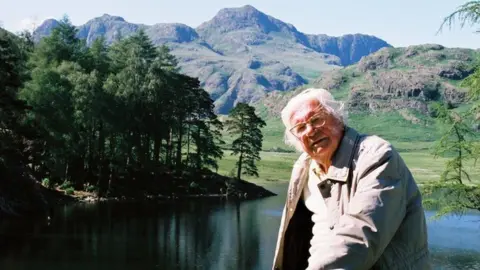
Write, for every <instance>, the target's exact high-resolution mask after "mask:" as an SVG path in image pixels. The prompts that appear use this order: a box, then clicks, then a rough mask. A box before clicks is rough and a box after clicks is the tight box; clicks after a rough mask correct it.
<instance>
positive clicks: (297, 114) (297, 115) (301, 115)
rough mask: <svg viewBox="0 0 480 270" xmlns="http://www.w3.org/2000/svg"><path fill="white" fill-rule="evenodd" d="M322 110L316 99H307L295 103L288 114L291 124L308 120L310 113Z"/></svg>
mask: <svg viewBox="0 0 480 270" xmlns="http://www.w3.org/2000/svg"><path fill="white" fill-rule="evenodd" d="M322 110H323V107H322V106H321V104H320V102H319V101H318V100H316V99H313V100H307V101H305V102H303V103H299V104H297V106H296V107H295V108H294V109H293V111H292V114H291V116H290V123H291V125H292V126H294V125H296V124H298V123H301V122H304V121H306V120H308V118H310V117H311V116H312V115H314V114H316V113H319V112H321V111H322Z"/></svg>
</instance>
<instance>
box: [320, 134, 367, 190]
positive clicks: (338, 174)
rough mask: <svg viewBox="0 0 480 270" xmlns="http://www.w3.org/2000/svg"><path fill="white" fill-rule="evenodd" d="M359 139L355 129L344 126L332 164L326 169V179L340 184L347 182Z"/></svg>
mask: <svg viewBox="0 0 480 270" xmlns="http://www.w3.org/2000/svg"><path fill="white" fill-rule="evenodd" d="M359 137H360V136H359V134H358V132H357V131H356V130H355V129H353V128H351V127H348V126H345V129H344V134H343V138H342V140H341V141H340V144H339V146H338V148H337V150H336V151H335V153H334V154H333V158H332V164H331V165H330V167H329V168H328V171H327V179H331V180H334V181H340V182H346V181H347V179H348V174H349V172H350V165H351V163H352V159H353V155H354V149H355V148H356V147H355V146H356V144H357V141H358V139H359Z"/></svg>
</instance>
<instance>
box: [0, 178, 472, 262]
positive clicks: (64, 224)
mask: <svg viewBox="0 0 480 270" xmlns="http://www.w3.org/2000/svg"><path fill="white" fill-rule="evenodd" d="M268 188H269V189H270V190H273V191H274V192H277V193H279V194H280V195H279V196H276V197H272V198H267V199H262V200H257V201H250V202H242V203H235V202H229V203H227V202H225V201H220V200H193V201H188V202H175V203H172V202H169V203H165V202H162V203H145V204H142V203H134V204H133V203H108V204H96V205H76V206H69V207H64V208H61V209H58V212H57V213H56V215H55V217H54V219H53V221H52V222H51V224H50V225H48V226H46V225H45V226H40V225H35V226H34V225H29V224H22V225H20V224H6V223H2V224H1V226H2V227H1V228H0V229H1V231H0V232H1V233H2V234H1V235H0V241H1V242H0V269H2V270H3V269H7V270H9V269H35V270H38V269H51V270H56V269H67V270H74V269H211V270H223V269H234V270H236V269H242V270H243V269H252V270H254V269H270V268H271V263H272V258H273V252H274V248H275V244H276V236H277V231H278V226H279V222H280V214H281V210H282V207H283V202H284V198H285V193H284V190H285V189H286V185H283V184H282V185H275V186H272V187H268ZM429 214H430V213H429ZM429 233H430V243H431V250H432V260H433V263H434V265H435V269H480V215H467V216H464V217H462V218H458V217H451V218H448V219H442V220H440V221H437V222H430V223H429Z"/></svg>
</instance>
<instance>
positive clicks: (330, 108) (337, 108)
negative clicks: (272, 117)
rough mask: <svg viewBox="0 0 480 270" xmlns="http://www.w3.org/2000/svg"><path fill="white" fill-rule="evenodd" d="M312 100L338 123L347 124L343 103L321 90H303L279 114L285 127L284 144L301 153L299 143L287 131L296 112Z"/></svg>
mask: <svg viewBox="0 0 480 270" xmlns="http://www.w3.org/2000/svg"><path fill="white" fill-rule="evenodd" d="M312 100H317V101H318V102H319V103H320V106H322V108H323V109H324V110H325V111H327V113H329V114H330V115H332V116H333V117H335V118H336V119H337V120H338V121H340V123H342V124H346V123H347V112H346V111H345V110H344V103H343V102H341V101H336V100H335V98H334V97H333V96H332V94H331V93H330V92H329V91H327V90H325V89H321V88H308V89H305V90H303V91H302V92H301V93H300V94H298V95H296V96H294V97H293V98H292V99H291V100H290V101H289V102H288V103H287V105H286V106H285V108H283V110H282V113H281V117H282V122H283V125H284V126H285V135H284V136H285V138H284V139H285V144H287V145H290V146H293V147H295V149H296V150H297V151H299V152H301V151H303V148H302V145H301V142H300V141H299V140H298V139H297V138H296V137H295V136H294V135H293V134H292V133H290V131H289V130H290V128H292V123H291V118H292V116H293V113H294V112H295V111H296V110H298V109H299V108H301V107H302V106H305V104H306V103H308V102H309V101H312Z"/></svg>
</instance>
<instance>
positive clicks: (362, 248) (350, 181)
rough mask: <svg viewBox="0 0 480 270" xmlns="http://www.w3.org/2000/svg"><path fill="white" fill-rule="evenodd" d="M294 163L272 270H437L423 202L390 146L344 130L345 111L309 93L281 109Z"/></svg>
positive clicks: (322, 94) (326, 96)
mask: <svg viewBox="0 0 480 270" xmlns="http://www.w3.org/2000/svg"><path fill="white" fill-rule="evenodd" d="M282 121H283V123H284V125H285V126H286V133H285V136H286V142H287V143H288V144H290V145H293V146H295V148H296V149H297V150H299V151H302V152H304V153H303V154H302V155H301V156H300V158H299V159H298V160H297V162H296V163H295V164H294V167H293V171H292V175H291V179H290V185H289V188H288V193H287V200H286V204H285V208H284V211H283V216H282V220H281V224H280V230H279V235H278V241H277V248H276V250H275V258H274V262H273V269H282V270H293V269H295V270H298V269H309V270H313V269H354V270H357V269H358V270H362V269H388V270H394V269H399V270H406V269H431V266H430V262H429V251H428V243H427V228H426V222H425V214H424V210H423V207H422V198H421V195H420V192H419V190H418V187H417V185H416V183H415V180H414V178H413V176H412V174H411V173H410V171H409V169H408V168H407V166H406V165H405V163H404V161H403V160H402V158H401V157H400V155H399V154H398V152H397V151H396V150H395V149H394V148H393V146H392V145H391V144H389V143H388V142H387V141H385V140H383V139H381V138H379V137H377V136H369V135H362V134H359V133H357V131H355V130H354V129H352V128H351V127H348V126H347V125H346V124H345V116H344V111H343V106H342V105H341V103H340V102H337V101H335V100H334V99H333V97H332V96H331V94H330V93H329V92H328V91H326V90H323V89H307V90H305V91H303V92H302V93H300V94H299V95H297V96H295V97H294V98H293V99H292V100H290V102H289V103H288V104H287V106H286V107H285V108H284V110H283V111H282Z"/></svg>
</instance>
